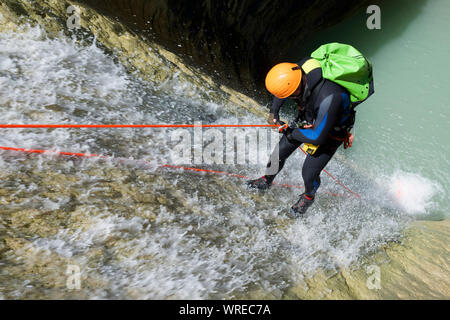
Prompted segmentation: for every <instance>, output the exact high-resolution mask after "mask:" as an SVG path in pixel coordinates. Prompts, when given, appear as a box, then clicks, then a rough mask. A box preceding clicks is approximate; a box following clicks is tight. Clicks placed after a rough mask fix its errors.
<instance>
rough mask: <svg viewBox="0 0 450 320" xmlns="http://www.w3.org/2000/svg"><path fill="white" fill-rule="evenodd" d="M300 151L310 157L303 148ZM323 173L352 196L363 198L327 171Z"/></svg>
mask: <svg viewBox="0 0 450 320" xmlns="http://www.w3.org/2000/svg"><path fill="white" fill-rule="evenodd" d="M299 149H300V150H302V152H303V153H304V154H305V155H308V154H307V153H306V152H305V150H303V149H302V148H299ZM322 171H324V172H325V173H326V174H327V175H328V176H329V177H330V178H331V179H333V180H334V181H335V182H336V183H337V184H339V185H340V186H341V187H343V188H344V189H345V190H347V191H348V192H350V193H351V194H353V195H354V196H355V197H357V198H361V196H360V195H359V194H357V193H356V192H353V191H352V190H350V189H349V188H347V187H346V186H345V185H344V184H343V183H342V182H340V181H339V180H338V179H337V178H335V177H333V176H332V175H331V174H330V173H329V172H328V171H327V170H325V169H322Z"/></svg>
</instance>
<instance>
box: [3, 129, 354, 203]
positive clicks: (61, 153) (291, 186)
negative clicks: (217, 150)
mask: <svg viewBox="0 0 450 320" xmlns="http://www.w3.org/2000/svg"><path fill="white" fill-rule="evenodd" d="M196 127H198V128H216V127H222V128H226V127H228V128H230V127H235V128H236V127H240V128H242V127H246V128H249V127H272V128H273V127H279V126H278V125H271V124H198V125H196V124H0V128H196ZM0 149H2V150H11V151H21V152H28V153H46V152H51V153H55V152H54V151H49V150H33V149H23V148H9V147H0ZM300 150H302V151H303V153H305V154H306V152H305V151H304V150H303V149H301V148H300ZM56 153H57V154H59V155H65V156H78V157H99V158H111V157H107V156H102V155H97V154H86V153H74V152H56ZM160 167H166V168H179V169H183V170H189V171H201V172H209V173H214V174H223V175H229V176H233V177H237V178H245V179H248V177H245V176H240V175H237V174H233V173H227V172H222V171H214V170H206V169H198V168H188V167H181V166H172V165H162V166H160ZM323 171H324V172H325V173H326V174H327V175H328V176H330V178H331V179H333V180H334V181H335V182H336V183H338V184H339V185H340V186H342V187H343V188H344V189H345V190H347V191H348V192H350V193H352V194H353V195H354V196H355V197H357V198H360V197H361V196H360V195H359V194H357V193H356V192H353V191H352V190H350V189H349V188H347V187H346V186H345V185H344V184H343V183H342V182H340V181H339V180H338V179H336V178H335V177H333V176H332V175H331V174H330V173H329V172H328V171H326V170H325V169H324V170H323ZM274 184H275V185H279V186H282V187H288V188H302V187H300V186H295V185H288V184H276V183H274Z"/></svg>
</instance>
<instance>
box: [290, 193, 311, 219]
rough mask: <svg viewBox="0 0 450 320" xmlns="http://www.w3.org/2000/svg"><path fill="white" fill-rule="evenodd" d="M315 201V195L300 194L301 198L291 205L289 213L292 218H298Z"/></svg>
mask: <svg viewBox="0 0 450 320" xmlns="http://www.w3.org/2000/svg"><path fill="white" fill-rule="evenodd" d="M313 203H314V197H310V196H307V195H306V194H305V193H302V194H301V195H300V199H298V201H297V202H296V203H295V204H294V205H293V206H292V207H291V210H290V211H289V215H290V216H291V218H298V217H300V215H302V214H304V213H305V212H306V210H308V208H309V207H310V206H311V205H312V204H313Z"/></svg>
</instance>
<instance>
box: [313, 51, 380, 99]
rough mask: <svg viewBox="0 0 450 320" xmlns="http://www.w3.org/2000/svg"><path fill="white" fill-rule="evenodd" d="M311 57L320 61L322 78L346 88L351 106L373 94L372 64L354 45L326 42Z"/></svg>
mask: <svg viewBox="0 0 450 320" xmlns="http://www.w3.org/2000/svg"><path fill="white" fill-rule="evenodd" d="M311 57H312V58H314V59H316V60H317V61H318V62H319V63H320V66H321V67H322V76H323V78H325V79H328V80H330V81H333V82H336V83H337V84H339V85H341V86H342V87H344V88H345V89H347V90H348V92H349V93H350V101H351V103H352V107H355V106H356V105H358V104H360V103H361V102H363V101H364V100H366V99H367V98H368V97H369V96H371V95H372V94H373V92H374V90H373V75H372V64H371V63H370V62H369V60H367V59H366V58H365V57H364V56H363V55H362V54H361V52H359V51H358V50H356V49H355V48H354V47H352V46H350V45H347V44H342V43H337V42H333V43H328V44H324V45H322V46H320V47H319V48H318V49H317V50H316V51H314V52H313V53H312V54H311Z"/></svg>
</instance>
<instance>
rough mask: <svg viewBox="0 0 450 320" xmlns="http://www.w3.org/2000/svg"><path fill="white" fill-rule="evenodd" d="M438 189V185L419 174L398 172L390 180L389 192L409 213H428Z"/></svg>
mask: <svg viewBox="0 0 450 320" xmlns="http://www.w3.org/2000/svg"><path fill="white" fill-rule="evenodd" d="M438 191H439V187H438V185H436V184H435V183H433V182H432V181H430V180H428V179H426V178H424V177H422V176H420V175H418V174H413V173H405V172H397V173H395V174H394V176H393V177H391V179H390V180H389V192H390V193H391V195H392V196H393V197H394V200H395V202H396V203H397V204H398V205H399V206H400V208H401V209H403V210H404V211H406V212H407V213H408V214H413V215H414V214H424V213H426V212H427V209H430V208H432V206H433V201H432V200H433V197H434V196H435V195H436V194H437V193H438Z"/></svg>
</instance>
